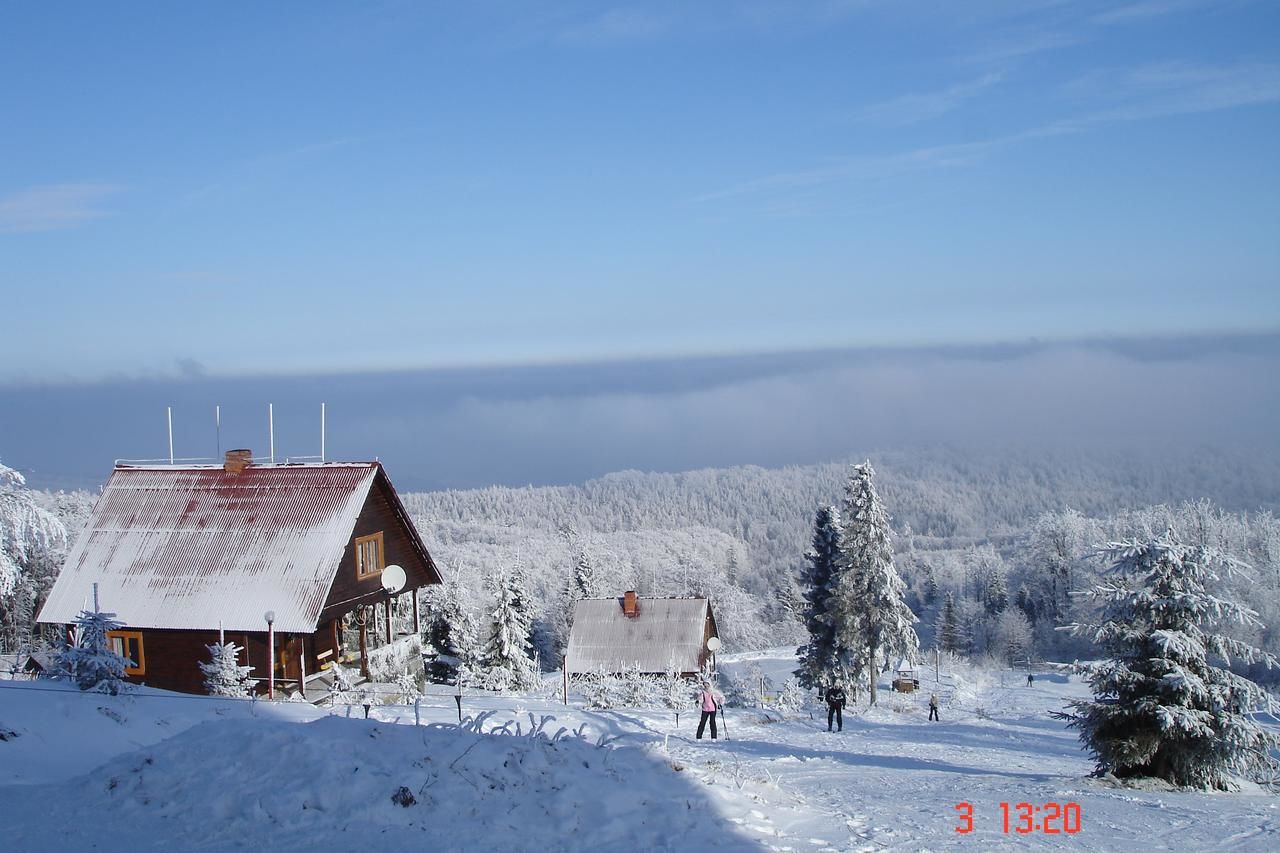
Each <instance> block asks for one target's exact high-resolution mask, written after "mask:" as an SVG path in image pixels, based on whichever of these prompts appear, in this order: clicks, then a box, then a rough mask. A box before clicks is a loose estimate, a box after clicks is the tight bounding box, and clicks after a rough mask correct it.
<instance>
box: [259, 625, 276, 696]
mask: <svg viewBox="0 0 1280 853" xmlns="http://www.w3.org/2000/svg"><path fill="white" fill-rule="evenodd" d="M262 618H263V619H266V620H267V698H268V699H274V698H276V629H275V624H276V612H275V611H274V610H268V611H267V612H266V613H264V614H262Z"/></svg>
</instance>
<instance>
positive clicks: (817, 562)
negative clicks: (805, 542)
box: [795, 506, 848, 687]
mask: <svg viewBox="0 0 1280 853" xmlns="http://www.w3.org/2000/svg"><path fill="white" fill-rule="evenodd" d="M804 559H805V563H804V566H803V567H802V568H801V570H800V584H801V594H802V595H803V596H804V608H803V610H802V615H803V618H804V626H805V630H807V631H808V632H809V641H808V642H807V643H805V644H804V645H803V646H801V647H800V648H799V649H797V650H796V652H797V654H798V655H799V663H800V667H799V668H798V669H797V670H796V671H795V675H796V677H797V678H799V679H800V683H801V684H803V685H805V686H806V687H824V686H826V685H828V684H833V683H835V682H837V681H840V682H843V681H845V680H846V679H847V677H848V673H846V672H843V671H841V665H840V661H841V655H840V652H839V649H838V647H837V645H836V626H835V625H834V624H833V623H832V621H831V620H830V619H829V618H828V613H827V607H828V600H829V599H830V598H831V593H832V582H833V580H834V578H835V575H836V572H837V568H838V566H839V561H840V511H839V510H838V509H836V508H835V507H833V506H825V507H822V508H821V509H819V510H818V513H817V515H816V517H815V518H814V522H813V547H812V548H810V549H809V551H808V552H806V553H805V555H804Z"/></svg>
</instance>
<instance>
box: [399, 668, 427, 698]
mask: <svg viewBox="0 0 1280 853" xmlns="http://www.w3.org/2000/svg"><path fill="white" fill-rule="evenodd" d="M395 684H396V689H397V690H399V691H400V701H401V702H403V703H404V704H406V705H412V704H413V703H414V701H415V700H417V699H418V698H419V697H421V696H422V685H421V683H420V682H419V681H418V679H417V678H414V677H413V676H412V675H410V674H409V673H407V672H402V673H400V674H399V675H398V676H396V681H395Z"/></svg>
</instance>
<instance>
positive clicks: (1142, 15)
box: [1089, 0, 1206, 26]
mask: <svg viewBox="0 0 1280 853" xmlns="http://www.w3.org/2000/svg"><path fill="white" fill-rule="evenodd" d="M1204 5H1206V3H1205V0H1142V2H1139V3H1128V4H1126V5H1124V6H1120V7H1119V8H1116V9H1108V10H1107V11H1105V12H1099V13H1098V14H1096V15H1094V16H1092V17H1091V18H1089V21H1090V22H1091V23H1094V24H1100V25H1102V26H1111V25H1112V24H1129V23H1133V22H1134V21H1144V20H1149V19H1151V18H1161V17H1164V16H1165V15H1171V14H1175V13H1177V12H1184V11H1187V10H1190V9H1195V8H1198V7H1200V6H1204Z"/></svg>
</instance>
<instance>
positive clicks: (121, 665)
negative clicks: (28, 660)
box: [58, 610, 133, 696]
mask: <svg viewBox="0 0 1280 853" xmlns="http://www.w3.org/2000/svg"><path fill="white" fill-rule="evenodd" d="M115 616H116V614H114V613H103V612H101V611H97V610H95V611H89V610H82V611H80V615H79V616H77V617H76V628H75V642H74V643H72V644H71V645H69V646H67V647H66V648H65V649H63V650H62V651H61V652H60V653H59V654H58V669H59V671H60V672H61V673H62V674H64V675H65V676H66V677H68V678H70V679H71V680H72V681H74V682H75V683H76V684H77V685H78V686H79V687H80V689H81V690H95V689H96V690H98V691H100V692H102V693H110V694H112V695H113V696H114V695H115V694H116V693H119V692H120V686H121V684H122V683H123V682H124V678H125V672H124V670H125V667H126V666H130V665H132V663H133V662H132V661H127V660H125V659H124V658H123V657H121V656H120V655H118V654H116V653H115V652H114V651H113V650H112V649H111V643H110V640H109V639H108V638H107V632H108V631H118V630H120V628H122V627H124V626H123V625H121V623H119V622H117V621H116V619H115Z"/></svg>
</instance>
